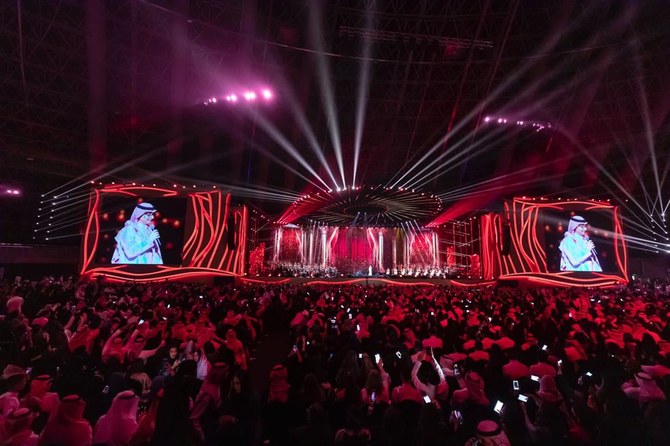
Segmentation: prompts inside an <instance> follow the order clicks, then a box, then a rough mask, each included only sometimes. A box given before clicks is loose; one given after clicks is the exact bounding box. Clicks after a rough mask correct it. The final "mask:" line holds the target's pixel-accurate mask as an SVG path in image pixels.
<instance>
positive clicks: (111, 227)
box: [81, 185, 248, 281]
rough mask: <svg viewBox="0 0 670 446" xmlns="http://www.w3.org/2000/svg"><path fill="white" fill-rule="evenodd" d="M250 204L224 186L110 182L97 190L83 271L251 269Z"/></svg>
mask: <svg viewBox="0 0 670 446" xmlns="http://www.w3.org/2000/svg"><path fill="white" fill-rule="evenodd" d="M247 219H248V214H247V209H246V207H243V206H233V205H231V196H230V194H223V193H221V191H219V190H213V191H204V192H203V191H195V190H193V191H189V190H188V189H186V190H182V188H176V187H175V189H169V188H160V187H144V186H127V185H124V186H119V185H109V186H105V187H103V188H100V189H95V190H94V191H93V192H92V193H91V199H90V204H89V215H88V218H87V223H86V227H85V230H84V234H83V243H82V267H81V274H82V275H87V276H92V277H95V276H101V275H102V276H105V278H107V279H109V280H137V281H149V280H164V279H171V278H188V277H194V276H202V275H229V276H230V275H240V274H242V273H243V272H244V261H245V251H246V228H247Z"/></svg>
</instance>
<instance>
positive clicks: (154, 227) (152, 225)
mask: <svg viewBox="0 0 670 446" xmlns="http://www.w3.org/2000/svg"><path fill="white" fill-rule="evenodd" d="M149 229H151V232H154V231H155V230H156V225H154V224H153V223H151V224H150V225H149ZM155 242H156V244H157V245H158V246H160V245H161V239H160V234H159V235H158V238H157V239H156V240H155Z"/></svg>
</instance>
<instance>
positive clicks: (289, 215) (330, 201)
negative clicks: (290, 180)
mask: <svg viewBox="0 0 670 446" xmlns="http://www.w3.org/2000/svg"><path fill="white" fill-rule="evenodd" d="M441 211H442V202H441V200H440V199H439V198H438V197H437V196H436V195H434V194H431V193H429V192H420V191H417V190H414V189H404V188H387V187H383V186H374V187H370V186H361V187H355V188H346V189H340V190H336V191H333V190H331V191H326V192H317V193H314V194H309V195H305V196H303V197H301V198H299V199H298V200H296V201H295V202H294V203H293V204H292V205H291V206H290V207H289V209H287V210H286V212H284V214H283V215H282V216H281V217H280V218H279V219H278V220H277V223H279V224H288V223H294V222H301V223H312V224H314V223H317V224H319V223H320V224H324V225H328V226H361V227H369V226H376V227H400V226H401V225H403V224H412V225H419V226H423V225H425V224H426V223H428V222H430V221H431V220H433V219H434V218H435V217H436V216H437V215H439V213H440V212H441Z"/></svg>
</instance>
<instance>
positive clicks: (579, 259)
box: [558, 215, 602, 271]
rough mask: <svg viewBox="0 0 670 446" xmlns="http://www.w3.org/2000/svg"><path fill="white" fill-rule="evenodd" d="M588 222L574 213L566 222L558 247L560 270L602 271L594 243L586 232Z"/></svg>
mask: <svg viewBox="0 0 670 446" xmlns="http://www.w3.org/2000/svg"><path fill="white" fill-rule="evenodd" d="M587 225H588V222H587V221H586V220H585V219H584V217H580V216H579V215H575V216H574V217H572V218H571V219H570V222H569V223H568V231H567V232H566V233H565V235H564V237H563V240H562V241H561V244H560V245H559V246H558V249H560V250H561V271H602V268H601V267H600V261H599V260H598V256H597V254H596V249H595V245H594V244H593V242H592V241H591V240H590V239H589V236H588V234H587V233H586V229H587V228H586V227H587Z"/></svg>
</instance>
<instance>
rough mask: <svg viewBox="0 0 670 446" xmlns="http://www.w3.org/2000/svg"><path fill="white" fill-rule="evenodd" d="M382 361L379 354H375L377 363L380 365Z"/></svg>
mask: <svg viewBox="0 0 670 446" xmlns="http://www.w3.org/2000/svg"><path fill="white" fill-rule="evenodd" d="M380 359H381V356H379V353H377V354H375V362H377V363H378V362H379V360H380Z"/></svg>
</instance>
